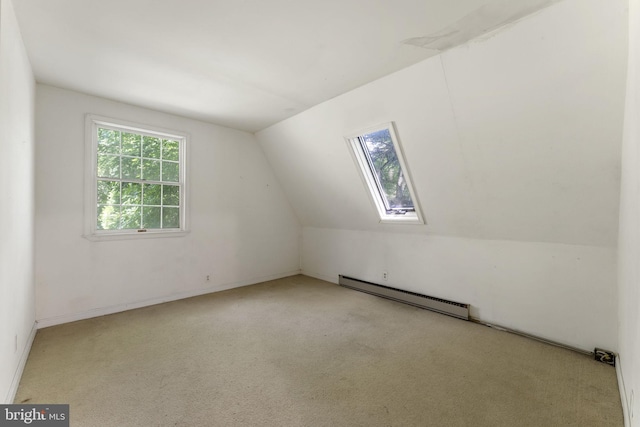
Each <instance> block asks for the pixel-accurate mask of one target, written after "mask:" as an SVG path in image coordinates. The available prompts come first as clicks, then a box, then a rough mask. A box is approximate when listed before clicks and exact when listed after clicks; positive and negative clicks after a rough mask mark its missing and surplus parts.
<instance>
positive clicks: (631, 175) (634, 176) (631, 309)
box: [618, 0, 640, 426]
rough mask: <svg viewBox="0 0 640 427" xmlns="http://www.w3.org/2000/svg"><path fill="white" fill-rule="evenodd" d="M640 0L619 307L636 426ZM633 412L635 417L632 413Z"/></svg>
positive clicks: (630, 82) (627, 131)
mask: <svg viewBox="0 0 640 427" xmlns="http://www.w3.org/2000/svg"><path fill="white" fill-rule="evenodd" d="M639 50H640V1H639V0H631V1H630V2H629V71H628V74H627V98H626V103H627V105H626V115H625V127H624V141H623V146H622V186H621V197H620V235H619V243H618V264H619V270H618V283H619V289H618V301H619V302H618V306H619V313H618V319H619V325H620V333H619V342H620V366H621V373H622V378H623V381H622V383H623V396H622V398H623V399H624V401H626V404H627V406H628V409H629V411H628V412H627V417H628V419H627V421H629V422H630V424H629V425H631V426H640V395H639V394H640V315H638V311H640V54H639ZM632 414H633V418H631V415H632Z"/></svg>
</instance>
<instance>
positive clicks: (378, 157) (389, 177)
mask: <svg viewBox="0 0 640 427" xmlns="http://www.w3.org/2000/svg"><path fill="white" fill-rule="evenodd" d="M362 141H363V142H364V144H363V146H364V148H365V149H366V150H367V151H368V153H369V156H370V159H371V164H372V167H373V168H374V170H375V174H376V175H377V177H378V180H379V184H380V187H381V188H380V191H381V193H382V196H383V197H384V198H385V199H386V202H387V203H386V204H387V206H388V207H389V208H391V209H413V208H414V206H413V201H412V200H411V195H410V193H409V186H408V185H407V182H406V181H405V179H404V175H403V173H402V169H401V168H400V162H399V161H398V156H397V154H396V150H395V148H394V146H393V140H392V139H391V135H390V133H389V129H382V130H380V131H377V132H372V133H369V134H366V135H363V136H362Z"/></svg>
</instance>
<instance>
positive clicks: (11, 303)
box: [0, 0, 35, 402]
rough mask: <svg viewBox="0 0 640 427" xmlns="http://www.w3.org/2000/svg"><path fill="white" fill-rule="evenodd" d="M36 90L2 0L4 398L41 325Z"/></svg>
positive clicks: (0, 383) (0, 324) (0, 352)
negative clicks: (36, 271) (36, 272)
mask: <svg viewBox="0 0 640 427" xmlns="http://www.w3.org/2000/svg"><path fill="white" fill-rule="evenodd" d="M34 91H35V82H34V79H33V74H32V72H31V66H30V64H29V60H28V58H27V54H26V51H25V48H24V45H23V43H22V38H21V36H20V30H19V28H18V24H17V22H16V18H15V15H14V11H13V5H12V3H11V0H0V402H11V401H12V400H13V395H14V394H15V391H16V389H17V385H18V383H17V382H18V381H19V379H20V375H21V372H22V368H23V367H24V362H25V361H26V357H27V354H28V351H29V348H30V346H31V341H32V340H33V333H34V331H35V329H34V322H35V299H34V279H33V250H34V249H33V240H34V225H33V216H34V213H33V212H34V200H33V199H34V190H33V185H34V184H33V181H34V177H33V174H34V160H33V146H34V142H33V141H34V137H33V121H34ZM16 337H17V346H16Z"/></svg>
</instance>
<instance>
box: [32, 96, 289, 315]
mask: <svg viewBox="0 0 640 427" xmlns="http://www.w3.org/2000/svg"><path fill="white" fill-rule="evenodd" d="M86 113H93V114H99V115H103V116H107V117H113V118H118V119H124V120H128V121H133V122H138V123H142V124H148V125H152V126H159V127H164V128H168V129H174V130H178V131H185V132H187V133H189V134H190V141H189V146H188V171H187V174H188V180H189V181H188V185H189V194H188V199H189V209H190V217H189V220H190V229H191V233H190V234H188V235H187V236H186V237H178V238H159V239H145V240H124V241H106V242H105V241H102V242H92V241H89V240H86V239H84V238H83V237H82V233H83V203H84V201H83V177H84V165H83V159H84V117H85V114H86ZM36 141H37V142H36V166H37V174H36V297H37V298H36V299H37V311H36V314H37V319H38V322H39V324H40V325H50V324H54V323H59V322H63V321H69V320H73V319H77V318H83V317H87V316H91V315H97V314H101V313H104V312H110V311H117V310H122V309H125V308H131V307H136V306H141V305H145V304H149V303H152V302H159V301H163V300H169V299H176V298H180V297H184V296H189V295H194V294H199V293H205V292H210V291H215V290H221V289H225V288H229V287H235V286H239V285H244V284H249V283H255V282H259V281H262V280H267V279H270V278H275V277H282V276H286V275H290V274H295V273H297V272H299V248H298V246H299V235H300V226H299V223H298V220H297V218H296V217H295V215H294V213H293V211H292V209H291V207H290V205H289V203H288V202H287V200H286V198H285V196H284V194H283V192H282V190H281V187H280V186H279V185H278V183H277V182H276V180H275V177H274V176H273V174H272V171H271V169H270V167H269V166H268V164H267V161H266V158H265V156H264V153H263V152H262V150H261V148H260V146H259V145H258V144H257V143H256V141H255V139H254V137H253V135H251V134H249V133H246V132H241V131H236V130H232V129H228V128H223V127H219V126H215V125H212V124H207V123H203V122H199V121H195V120H190V119H186V118H181V117H176V116H171V115H168V114H163V113H158V112H154V111H151V110H147V109H143V108H138V107H133V106H130V105H126V104H121V103H117V102H113V101H110V100H106V99H102V98H97V97H93V96H89V95H84V94H80V93H77V92H71V91H67V90H63V89H58V88H54V87H50V86H45V85H38V86H37V91H36ZM207 275H210V276H211V280H210V282H207V281H206V280H205V278H206V276H207Z"/></svg>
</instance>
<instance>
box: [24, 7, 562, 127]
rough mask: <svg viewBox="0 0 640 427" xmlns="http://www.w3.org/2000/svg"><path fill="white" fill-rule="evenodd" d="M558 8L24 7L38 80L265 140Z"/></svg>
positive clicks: (27, 35)
mask: <svg viewBox="0 0 640 427" xmlns="http://www.w3.org/2000/svg"><path fill="white" fill-rule="evenodd" d="M557 1H558V0H518V1H513V0H456V1H451V0H394V1H389V0H322V1H319V0H295V1H292V0H270V1H264V0H163V1H152V0H109V1H104V0H56V1H52V0H16V1H14V3H15V8H16V12H17V15H18V20H19V23H20V27H21V31H22V35H23V38H24V42H25V44H26V47H27V50H28V53H29V57H30V60H31V63H32V66H33V69H34V73H35V75H36V79H37V80H38V81H39V82H42V83H46V84H49V85H53V86H58V87H62V88H66V89H72V90H76V91H80V92H84V93H88V94H92V95H97V96H103V97H106V98H111V99H115V100H118V101H123V102H127V103H131V104H135V105H140V106H143V107H148V108H152V109H156V110H160V111H165V112H168V113H173V114H178V115H184V116H188V117H193V118H197V119H201V120H205V121H208V122H213V123H217V124H222V125H225V126H229V127H233V128H237V129H243V130H247V131H256V130H259V129H263V128H265V127H267V126H269V125H271V124H274V123H276V122H278V121H280V120H283V119H285V118H287V117H291V116H293V115H295V114H297V113H299V112H301V111H304V110H306V109H308V108H309V107H311V106H314V105H316V104H318V103H320V102H322V101H325V100H328V99H331V98H333V97H335V96H338V95H340V94H342V93H344V92H347V91H349V90H351V89H354V88H356V87H359V86H362V85H363V84H366V83H368V82H371V81H374V80H376V79H378V78H380V77H382V76H385V75H388V74H390V73H392V72H395V71H397V70H400V69H402V68H405V67H407V66H409V65H412V64H415V63H417V62H419V61H421V60H423V59H426V58H429V57H431V56H433V55H436V54H438V53H439V52H441V51H442V50H445V49H448V48H450V47H452V46H456V45H459V44H461V43H464V42H466V41H468V40H470V39H472V38H474V37H476V36H478V35H481V34H484V33H486V32H487V31H490V30H492V29H495V28H497V27H499V26H502V25H505V24H508V23H511V22H514V21H515V20H517V19H519V18H521V17H523V16H525V15H527V14H530V13H532V12H534V11H536V10H539V9H541V8H543V7H546V6H548V5H550V4H553V3H556V2H557Z"/></svg>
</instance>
